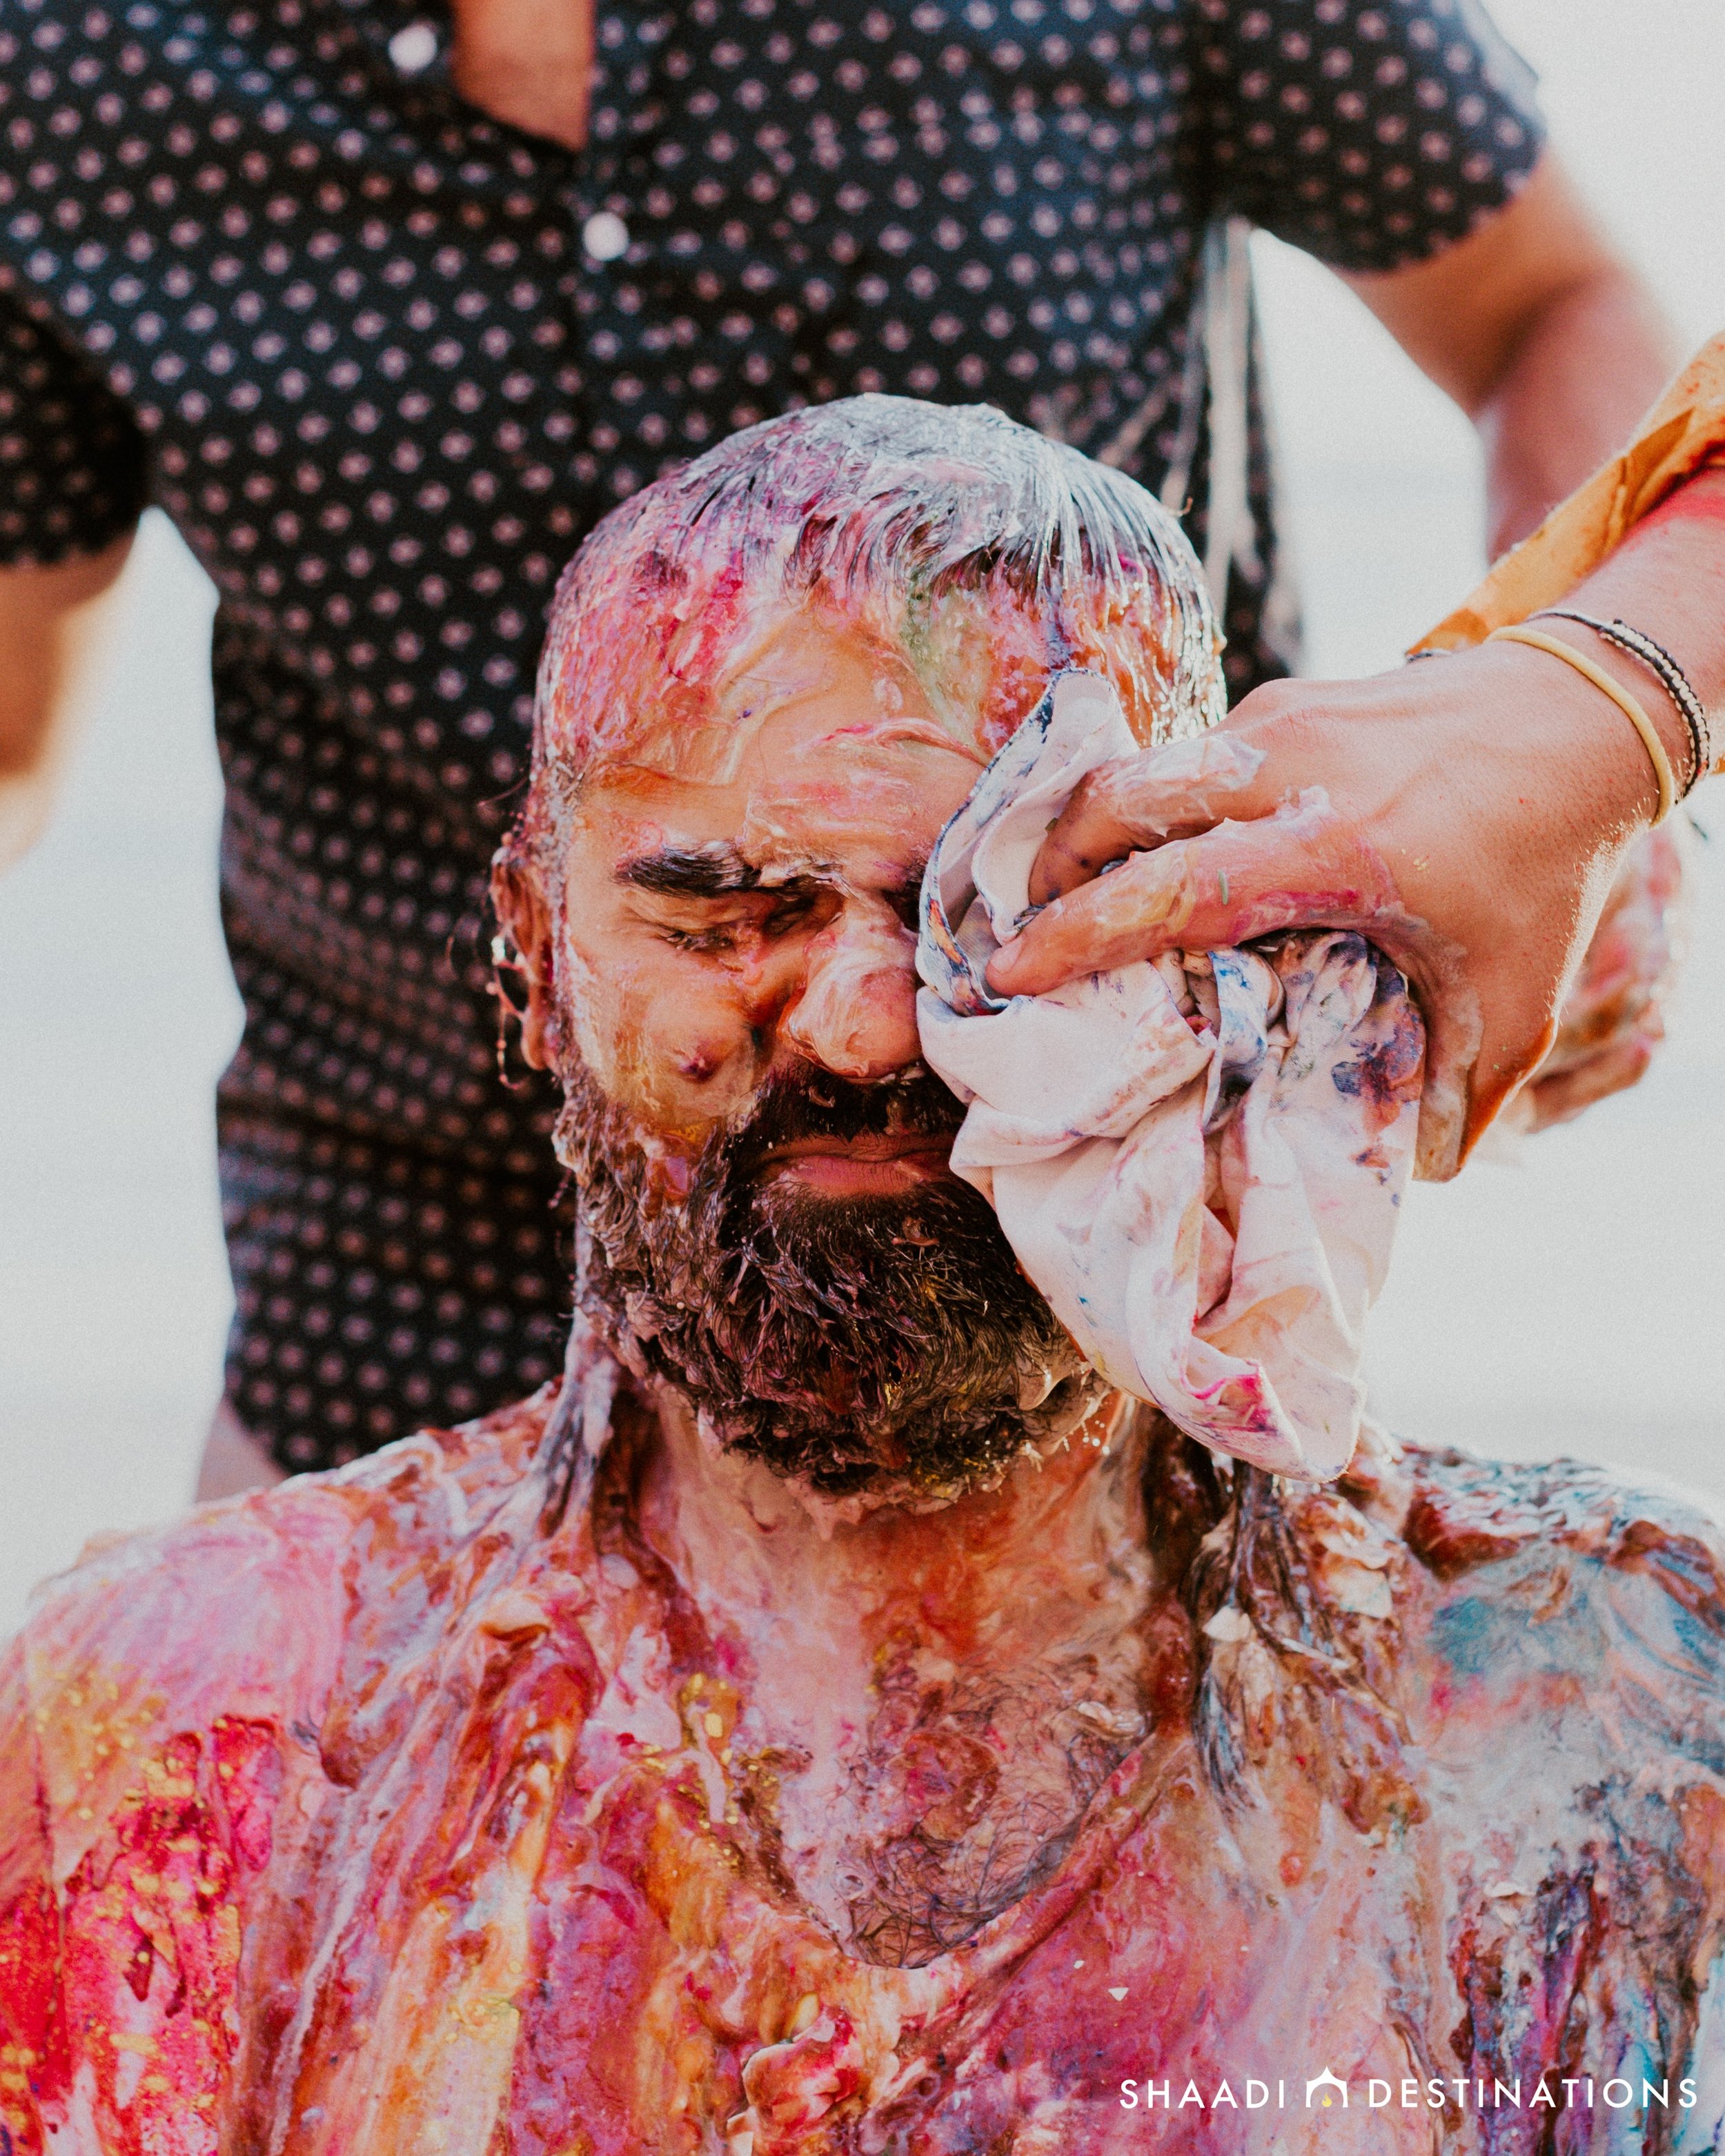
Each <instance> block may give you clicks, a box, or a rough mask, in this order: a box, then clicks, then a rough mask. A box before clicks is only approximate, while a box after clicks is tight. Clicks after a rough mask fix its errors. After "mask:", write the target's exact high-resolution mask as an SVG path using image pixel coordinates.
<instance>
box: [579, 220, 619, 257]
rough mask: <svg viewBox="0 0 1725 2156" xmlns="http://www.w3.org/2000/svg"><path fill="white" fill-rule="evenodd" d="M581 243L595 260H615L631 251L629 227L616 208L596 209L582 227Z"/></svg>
mask: <svg viewBox="0 0 1725 2156" xmlns="http://www.w3.org/2000/svg"><path fill="white" fill-rule="evenodd" d="M581 244H582V245H583V247H584V248H585V249H587V251H588V254H590V255H592V257H593V260H594V261H595V262H614V261H615V260H616V259H617V258H618V256H619V254H628V252H629V227H628V226H627V225H626V224H625V223H624V221H623V219H622V218H620V217H619V215H618V214H617V213H616V211H615V210H614V209H596V210H595V211H594V212H593V215H592V216H591V217H590V218H588V220H587V223H585V224H583V226H582V228H581Z"/></svg>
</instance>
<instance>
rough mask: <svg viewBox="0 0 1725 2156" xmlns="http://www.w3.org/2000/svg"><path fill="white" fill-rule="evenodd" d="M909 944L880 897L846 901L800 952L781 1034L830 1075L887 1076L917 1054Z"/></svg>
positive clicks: (912, 943) (913, 941)
mask: <svg viewBox="0 0 1725 2156" xmlns="http://www.w3.org/2000/svg"><path fill="white" fill-rule="evenodd" d="M803 958H804V971H803V985H802V988H801V990H800V992H799V993H798V995H797V997H796V998H795V1000H794V1001H793V1003H792V1004H791V1005H790V1006H789V1008H788V1009H787V1010H786V1012H785V1014H784V1015H783V1018H782V1019H780V1021H779V1030H780V1033H781V1034H783V1037H784V1038H785V1039H788V1040H789V1041H791V1042H792V1043H793V1045H795V1046H796V1048H797V1049H798V1050H799V1051H800V1052H801V1053H802V1054H803V1055H805V1056H807V1057H808V1059H809V1061H810V1062H811V1063H818V1064H819V1065H820V1066H821V1068H822V1069H823V1070H830V1071H831V1072H832V1073H833V1074H834V1076H835V1077H839V1078H852V1079H855V1080H857V1081H867V1080H869V1079H873V1078H890V1077H891V1075H892V1074H893V1073H894V1072H895V1071H896V1070H904V1069H905V1068H906V1065H909V1064H912V1063H915V1062H916V1060H918V1059H919V1058H920V1056H921V1055H922V1042H921V1040H920V1039H918V1037H917V1034H916V937H914V936H913V935H912V934H911V932H910V930H909V929H908V928H906V927H905V925H904V923H903V922H902V921H901V920H900V919H899V917H898V916H897V915H896V913H895V912H894V911H893V910H892V908H891V906H889V905H887V903H886V901H885V900H884V899H872V898H850V897H847V898H846V900H845V904H844V906H842V907H841V908H840V909H839V913H838V914H837V916H835V918H834V919H833V920H832V921H829V923H828V924H827V926H826V927H824V929H822V931H821V932H820V933H819V936H817V937H815V938H814V941H813V942H811V943H809V945H808V946H807V947H806V949H805V951H804V953H803Z"/></svg>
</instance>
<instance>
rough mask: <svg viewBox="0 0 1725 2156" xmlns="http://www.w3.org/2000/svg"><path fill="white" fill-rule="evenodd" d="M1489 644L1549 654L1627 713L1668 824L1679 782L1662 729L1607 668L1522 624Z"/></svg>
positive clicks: (1496, 634)
mask: <svg viewBox="0 0 1725 2156" xmlns="http://www.w3.org/2000/svg"><path fill="white" fill-rule="evenodd" d="M1486 643H1487V644H1531V645H1532V648H1533V649H1534V650H1536V651H1547V652H1549V653H1550V654H1551V655H1552V657H1553V659H1561V660H1563V664H1564V665H1566V666H1573V667H1574V669H1575V671H1576V672H1577V673H1578V674H1579V675H1580V676H1581V677H1582V679H1583V680H1584V681H1591V682H1592V683H1593V685H1594V688H1596V689H1599V690H1603V691H1604V694H1605V695H1606V696H1609V698H1610V699H1611V701H1612V702H1613V703H1614V704H1615V705H1616V706H1617V708H1618V710H1619V711H1621V712H1622V713H1623V716H1625V718H1626V719H1627V720H1628V721H1629V722H1630V725H1631V726H1633V727H1634V728H1635V731H1636V732H1637V733H1638V734H1639V735H1640V737H1641V746H1642V747H1643V748H1645V750H1646V752H1647V758H1648V761H1649V762H1651V764H1652V766H1653V775H1654V777H1655V778H1656V779H1657V780H1658V782H1659V808H1658V812H1657V814H1656V815H1655V817H1654V819H1653V820H1654V822H1655V823H1656V824H1662V823H1664V821H1665V819H1666V817H1667V816H1669V815H1670V814H1671V803H1673V802H1674V801H1675V800H1676V798H1677V782H1676V774H1675V773H1673V771H1672V769H1671V758H1670V757H1668V756H1667V755H1666V749H1665V743H1664V742H1662V741H1661V739H1660V738H1659V729H1658V728H1657V727H1656V726H1655V725H1654V723H1653V721H1652V720H1651V719H1650V718H1649V717H1648V716H1647V714H1646V713H1645V711H1643V710H1642V709H1641V706H1640V705H1639V704H1638V703H1637V702H1636V701H1635V698H1634V697H1633V696H1630V692H1629V690H1627V689H1625V687H1624V686H1623V685H1622V683H1621V682H1620V681H1614V680H1612V678H1611V676H1610V675H1609V674H1608V673H1607V672H1606V671H1605V670H1604V667H1603V666H1595V665H1594V662H1593V660H1591V659H1589V657H1588V656H1587V654H1585V653H1584V652H1581V651H1578V650H1577V649H1575V647H1574V644H1565V643H1564V642H1563V639H1561V638H1560V637H1555V636H1548V635H1546V634H1545V633H1544V631H1543V629H1525V628H1523V627H1522V624H1520V623H1519V622H1517V623H1512V624H1511V625H1510V626H1509V627H1508V628H1507V629H1493V630H1492V632H1491V634H1490V635H1489V636H1488V637H1487V638H1486Z"/></svg>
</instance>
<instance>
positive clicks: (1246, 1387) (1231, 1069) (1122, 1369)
mask: <svg viewBox="0 0 1725 2156" xmlns="http://www.w3.org/2000/svg"><path fill="white" fill-rule="evenodd" d="M1133 746H1134V744H1133V742H1132V735H1131V733H1130V731H1129V730H1128V729H1127V724H1126V721H1125V718H1124V716H1123V715H1122V712H1121V710H1120V706H1119V703H1118V701H1117V698H1116V696H1115V695H1114V693H1113V691H1112V690H1111V688H1109V687H1108V685H1106V683H1104V682H1103V681H1101V680H1099V679H1097V678H1096V677H1095V676H1093V675H1088V674H1084V673H1079V672H1069V673H1065V674H1062V675H1059V676H1057V677H1056V679H1055V681H1054V683H1053V684H1052V685H1051V686H1050V690H1049V691H1048V693H1047V694H1046V696H1045V697H1044V698H1043V700H1042V702H1041V703H1040V706H1038V708H1037V710H1036V711H1034V713H1033V714H1032V715H1031V716H1030V717H1029V719H1027V720H1026V721H1024V725H1023V726H1021V727H1020V728H1019V730H1018V731H1017V732H1016V733H1015V734H1014V736H1013V737H1012V738H1011V739H1010V740H1009V742H1007V743H1006V745H1005V746H1004V747H1003V748H1002V749H1001V751H1000V752H999V754H998V755H997V756H996V757H994V759H993V762H992V763H990V764H989V766H988V769H987V771H986V772H985V773H983V777H982V778H981V780H980V781H979V782H978V785H977V787H976V789H975V791H974V792H973V794H972V795H971V797H970V799H969V800H968V803H966V804H965V806H964V808H963V809H961V810H960V812H959V814H957V816H956V817H954V819H952V822H951V823H950V824H948V825H947V829H946V830H945V831H944V832H943V833H942V836H941V839H940V841H939V843H938V844H937V847H936V850H935V852H934V855H933V857H932V860H931V861H930V863H929V866H928V870H927V875H925V877H924V879H923V885H922V919H921V937H920V940H919V943H918V947H917V970H918V973H919V974H920V975H921V978H922V981H923V983H924V984H925V985H924V987H923V988H922V991H921V993H920V994H919V996H918V998H917V1019H918V1024H919V1027H920V1030H921V1034H922V1049H923V1054H924V1056H925V1058H926V1059H927V1062H928V1064H929V1065H930V1067H931V1068H932V1070H935V1071H936V1072H937V1073H938V1075H940V1076H941V1078H942V1079H943V1080H944V1081H945V1082H946V1083H947V1085H948V1086H951V1087H952V1090H953V1091H955V1092H956V1093H957V1095H958V1096H959V1097H960V1099H961V1100H963V1101H965V1102H967V1104H968V1114H967V1116H966V1117H965V1121H964V1123H963V1127H962V1128H961V1130H960V1131H959V1133H958V1137H957V1142H956V1143H955V1145H954V1147H953V1151H952V1167H953V1169H954V1171H955V1172H956V1173H957V1174H959V1175H961V1176H963V1178H965V1179H966V1181H968V1182H969V1183H973V1184H974V1185H975V1186H976V1188H978V1189H979V1190H980V1191H982V1192H983V1194H984V1195H985V1196H986V1197H987V1198H988V1199H989V1200H990V1202H991V1203H992V1204H993V1207H994V1209H995V1212H996V1214H998V1215H999V1220H1000V1224H1001V1227H1002V1229H1003V1230H1004V1233H1005V1235H1006V1237H1007V1240H1009V1242H1010V1244H1011V1245H1012V1247H1013V1249H1014V1252H1015V1253H1016V1254H1017V1256H1018V1259H1019V1263H1020V1264H1021V1265H1023V1267H1024V1270H1025V1272H1026V1273H1027V1274H1028V1275H1029V1277H1030V1279H1031V1280H1033V1281H1034V1282H1035V1284H1036V1286H1038V1287H1039V1288H1040V1290H1041V1291H1042V1293H1043V1294H1044V1295H1045V1296H1046V1297H1047V1299H1048V1301H1049V1302H1050V1306H1052V1307H1053V1309H1054V1311H1055V1314H1056V1315H1057V1316H1058V1317H1059V1318H1060V1322H1062V1324H1064V1325H1065V1327H1066V1328H1067V1330H1068V1331H1069V1332H1070V1333H1071V1335H1072V1337H1073V1338H1074V1340H1075V1341H1076V1342H1077V1344H1078V1346H1079V1347H1080V1349H1081V1351H1082V1353H1084V1355H1085V1356H1086V1358H1087V1359H1088V1360H1089V1361H1090V1362H1091V1363H1092V1364H1093V1365H1094V1367H1095V1368H1096V1369H1097V1370H1099V1371H1100V1372H1101V1374H1102V1375H1103V1376H1104V1377H1105V1378H1107V1379H1108V1380H1109V1382H1110V1383H1113V1384H1117V1385H1118V1386H1120V1387H1122V1389H1124V1390H1125V1391H1127V1392H1128V1393H1131V1394H1134V1395H1135V1396H1136V1397H1137V1398H1138V1399H1144V1400H1148V1401H1151V1402H1153V1404H1155V1405H1156V1406H1158V1408H1160V1409H1162V1410H1163V1413H1164V1414H1167V1415H1168V1418H1169V1419H1170V1420H1172V1421H1173V1422H1174V1423H1176V1424H1178V1426H1179V1427H1180V1428H1181V1429H1182V1430H1185V1431H1186V1432H1187V1433H1188V1435H1190V1436H1193V1437H1194V1438H1197V1439H1198V1440H1200V1442H1202V1443H1204V1444H1205V1445H1210V1446H1212V1447H1214V1449H1215V1450H1219V1451H1222V1452H1226V1453H1230V1454H1232V1455H1235V1456H1236V1457H1238V1458H1240V1459H1241V1460H1248V1461H1250V1462H1251V1463H1252V1464H1253V1465H1255V1466H1260V1467H1264V1468H1267V1469H1270V1470H1271V1471H1275V1472H1277V1473H1281V1474H1292V1475H1301V1476H1312V1477H1323V1476H1332V1475H1335V1474H1337V1473H1338V1472H1339V1471H1341V1469H1342V1468H1343V1467H1344V1466H1346V1465H1347V1462H1348V1457H1349V1455H1351V1453H1352V1451H1353V1445H1354V1442H1355V1439H1356V1437H1357V1435H1358V1427H1359V1418H1360V1414H1361V1410H1362V1409H1363V1404H1364V1388H1363V1383H1362V1382H1361V1378H1360V1360H1361V1352H1362V1327H1363V1321H1364V1317H1365V1314H1366V1312H1367V1310H1368V1307H1369V1306H1370V1304H1371V1302H1372V1301H1373V1298H1374V1296H1376V1294H1377V1292H1378V1288H1379V1286H1381V1285H1382V1282H1383V1280H1384V1274H1385V1271H1386V1270H1387V1267H1388V1264H1389V1251H1390V1245H1391V1241H1392V1238H1393V1235H1394V1226H1395V1221H1396V1217H1397V1211H1398V1209H1399V1204H1400V1202H1401V1195H1402V1192H1403V1190H1404V1188H1405V1185H1406V1183H1407V1179H1408V1177H1409V1172H1410V1170H1411V1167H1412V1163H1413V1156H1414V1135H1415V1127H1416V1123H1417V1119H1418V1112H1419V1099H1420V1069H1421V1062H1422V1056H1423V1050H1424V1034H1423V1032H1422V1029H1421V1026H1420V1019H1419V1015H1418V1013H1417V1011H1416V1010H1415V1009H1414V1004H1413V1002H1412V999H1411V998H1410V997H1409V993H1408V991H1407V988H1406V985H1405V983H1404V981H1403V979H1402V977H1401V975H1400V974H1399V973H1398V972H1397V971H1396V970H1395V968H1394V967H1393V966H1392V965H1391V964H1390V963H1389V961H1388V960H1387V959H1385V958H1384V957H1381V956H1380V955H1379V954H1378V952H1376V951H1374V950H1373V947H1371V946H1370V945H1369V944H1368V943H1367V942H1366V941H1365V940H1364V938H1363V937H1360V936H1358V935H1353V934H1346V933H1335V932H1317V933H1299V934H1291V935H1286V936H1281V937H1276V938H1271V939H1266V940H1265V941H1264V942H1261V943H1260V944H1257V945H1255V947H1251V948H1245V949H1228V950H1218V951H1214V952H1204V953H1187V952H1168V953H1165V954H1164V955H1163V957H1160V958H1158V959H1155V960H1140V961H1137V962H1133V963H1131V964H1128V965H1125V966H1121V967H1118V968H1114V969H1112V970H1110V971H1107V972H1104V973H1096V974H1092V975H1091V976H1089V977H1088V978H1083V979H1080V980H1075V981H1070V982H1068V983H1065V985H1064V986H1063V987H1061V988H1056V989H1054V990H1052V991H1051V992H1050V993H1046V994H1043V995H1037V996H1016V997H1014V998H1011V999H1010V1000H1004V999H1003V998H1000V997H999V996H997V995H995V994H994V993H993V992H992V991H991V990H990V989H989V988H988V985H987V983H986V980H985V978H984V969H985V968H986V966H987V964H988V959H989V957H991V956H992V955H993V952H994V951H995V950H996V949H997V948H998V947H999V944H1000V943H1001V942H1004V941H1005V940H1006V939H1007V938H1008V937H1009V936H1011V935H1012V934H1014V933H1015V932H1016V931H1017V930H1018V929H1019V927H1021V926H1022V925H1023V923H1024V920H1025V919H1026V918H1027V916H1029V913H1030V911H1032V908H1031V907H1030V905H1029V892H1028V882H1029V873H1030V867H1031V864H1032V862H1033V861H1034V859H1035V856H1036V853H1037V850H1038V849H1039V847H1040V844H1041V843H1042V839H1043V836H1044V834H1045V831H1046V830H1047V828H1048V825H1049V824H1050V821H1051V819H1053V818H1054V817H1055V815H1057V814H1059V812H1060V809H1061V808H1062V807H1063V806H1064V805H1065V802H1066V801H1067V799H1068V798H1069V797H1070V794H1071V793H1072V791H1073V788H1075V787H1076V785H1077V783H1078V782H1079V780H1080V779H1081V778H1082V777H1083V776H1084V775H1085V773H1087V772H1089V771H1091V770H1092V769H1093V768H1095V767H1096V766H1097V765H1099V764H1101V763H1103V762H1107V761H1109V760H1110V759H1111V758H1115V757H1121V756H1123V755H1129V754H1130V753H1131V752H1132V748H1133ZM1189 747H1190V749H1191V752H1193V753H1194V754H1197V753H1200V752H1201V751H1202V748H1203V743H1202V742H1201V741H1199V742H1193V743H1191V744H1190V745H1189Z"/></svg>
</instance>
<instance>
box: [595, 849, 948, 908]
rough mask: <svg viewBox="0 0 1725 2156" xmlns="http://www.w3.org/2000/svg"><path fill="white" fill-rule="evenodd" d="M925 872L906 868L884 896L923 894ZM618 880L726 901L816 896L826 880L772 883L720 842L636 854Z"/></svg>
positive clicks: (810, 874) (667, 893) (809, 876)
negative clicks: (762, 894) (774, 894)
mask: <svg viewBox="0 0 1725 2156" xmlns="http://www.w3.org/2000/svg"><path fill="white" fill-rule="evenodd" d="M926 866H927V863H926V862H923V861H918V862H916V863H914V864H912V865H911V866H909V867H907V868H906V870H905V872H904V875H903V876H902V877H901V879H900V880H899V881H898V882H897V883H896V884H895V885H893V886H892V888H891V891H888V892H886V894H885V896H888V897H901V896H908V895H910V894H911V893H914V892H916V891H918V890H919V889H920V888H921V886H922V872H923V870H924V868H925V867H926ZM617 880H618V881H619V883H625V884H629V885H633V887H634V889H635V890H636V891H652V892H654V893H655V894H656V895H657V896H660V897H663V898H724V897H727V896H729V895H730V894H731V893H732V891H783V892H785V893H786V894H787V895H788V896H798V895H800V894H802V893H804V892H808V891H814V890H815V889H816V888H817V887H818V886H819V885H821V884H822V883H823V882H824V881H825V880H826V879H824V877H823V876H821V875H820V874H819V872H818V871H817V870H808V871H806V872H805V873H804V874H803V875H790V876H787V875H776V876H773V878H771V880H769V879H768V877H767V876H766V875H763V874H762V871H761V870H759V869H758V868H757V867H756V865H755V864H754V863H753V862H752V861H750V860H745V859H744V858H743V856H742V855H741V854H740V853H739V852H738V851H737V849H736V847H735V846H732V845H730V844H726V841H724V840H723V839H715V840H713V841H712V842H711V844H708V845H705V846H661V847H660V849H659V850H657V851H656V852H655V853H650V854H637V855H635V857H634V860H629V861H625V862H624V864H623V865H622V867H621V868H619V870H618V871H617Z"/></svg>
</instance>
